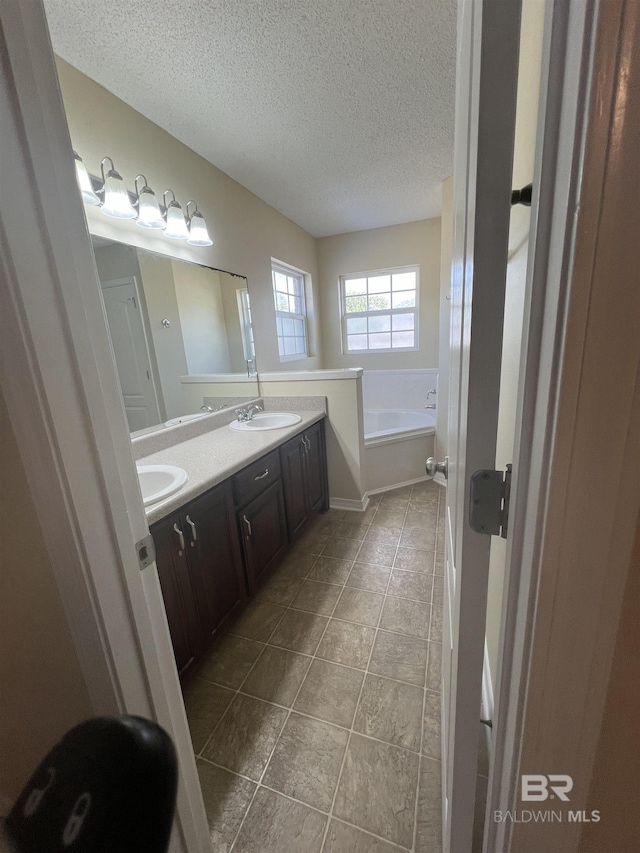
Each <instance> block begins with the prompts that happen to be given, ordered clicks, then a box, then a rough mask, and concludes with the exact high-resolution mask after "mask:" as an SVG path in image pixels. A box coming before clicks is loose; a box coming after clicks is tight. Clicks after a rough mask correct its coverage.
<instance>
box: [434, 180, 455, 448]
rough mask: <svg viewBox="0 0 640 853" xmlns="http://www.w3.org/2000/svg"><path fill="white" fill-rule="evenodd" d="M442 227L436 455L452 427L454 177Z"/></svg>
mask: <svg viewBox="0 0 640 853" xmlns="http://www.w3.org/2000/svg"><path fill="white" fill-rule="evenodd" d="M440 222H441V225H440V346H439V356H438V377H439V378H438V410H437V412H436V415H437V418H436V445H435V456H436V459H438V461H442V460H443V459H444V457H445V456H446V455H447V431H448V428H449V345H450V343H449V339H450V334H449V325H450V321H451V301H450V298H451V297H450V294H451V260H452V258H453V177H451V178H447V180H446V181H443V182H442V217H441V220H440Z"/></svg>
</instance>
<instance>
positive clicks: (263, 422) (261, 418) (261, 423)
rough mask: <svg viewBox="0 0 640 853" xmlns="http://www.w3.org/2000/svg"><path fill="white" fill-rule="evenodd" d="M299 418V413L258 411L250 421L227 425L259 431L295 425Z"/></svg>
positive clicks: (244, 430)
mask: <svg viewBox="0 0 640 853" xmlns="http://www.w3.org/2000/svg"><path fill="white" fill-rule="evenodd" d="M301 420H302V418H301V417H300V415H294V414H293V412H260V413H259V414H257V415H254V416H253V417H252V418H251V420H250V421H233V422H232V423H230V424H229V427H230V428H231V429H238V430H242V431H243V432H261V431H263V430H267V429H282V428H283V427H290V426H295V424H299V423H300V421H301Z"/></svg>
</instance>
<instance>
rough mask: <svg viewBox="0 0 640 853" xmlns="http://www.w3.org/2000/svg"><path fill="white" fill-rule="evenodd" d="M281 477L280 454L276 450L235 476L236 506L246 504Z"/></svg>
mask: <svg viewBox="0 0 640 853" xmlns="http://www.w3.org/2000/svg"><path fill="white" fill-rule="evenodd" d="M279 479H280V456H279V453H278V451H277V450H274V451H273V452H272V453H268V454H267V455H266V456H263V457H262V458H261V459H258V460H257V462H253V463H252V464H251V465H249V466H248V467H247V468H245V469H244V470H242V471H240V472H239V473H238V474H236V475H235V476H234V478H233V491H234V495H235V499H236V506H244V505H245V504H246V503H248V502H249V501H251V500H252V499H253V498H255V497H257V496H258V495H259V494H260V493H261V492H263V491H264V490H265V489H266V488H268V487H269V486H271V485H272V484H273V483H275V482H276V480H279Z"/></svg>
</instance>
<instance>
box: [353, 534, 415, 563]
mask: <svg viewBox="0 0 640 853" xmlns="http://www.w3.org/2000/svg"><path fill="white" fill-rule="evenodd" d="M402 535H403V536H404V533H403V534H402ZM396 550H397V549H396V546H395V545H385V544H384V543H383V542H367V541H366V540H365V542H364V543H363V545H362V548H360V550H359V551H358V557H357V560H358V562H359V563H373V564H374V565H376V566H392V565H393V559H394V557H395V556H396Z"/></svg>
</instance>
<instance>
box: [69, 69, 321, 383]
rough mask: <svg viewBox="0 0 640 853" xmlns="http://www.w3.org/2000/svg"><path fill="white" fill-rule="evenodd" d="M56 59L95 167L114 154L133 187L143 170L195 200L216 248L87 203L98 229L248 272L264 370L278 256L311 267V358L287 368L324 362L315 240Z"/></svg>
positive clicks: (272, 348) (270, 349) (86, 155)
mask: <svg viewBox="0 0 640 853" xmlns="http://www.w3.org/2000/svg"><path fill="white" fill-rule="evenodd" d="M56 64H57V68H58V75H59V79H60V86H61V90H62V96H63V99H64V104H65V109H66V113H67V121H68V123H69V131H70V134H71V140H72V143H73V146H74V148H75V149H76V150H77V151H78V153H79V154H80V156H81V157H82V158H83V160H84V162H85V165H86V166H87V168H88V169H89V171H90V172H93V173H97V172H99V166H100V160H101V159H102V158H103V157H104V156H105V155H108V156H109V157H112V158H113V160H114V162H115V165H116V168H117V169H118V170H119V172H120V173H121V174H122V175H123V177H124V178H125V181H126V183H127V187H128V188H129V189H133V178H134V177H135V176H136V175H137V174H138V173H140V172H144V174H145V175H146V177H147V179H148V181H149V184H150V185H151V186H152V187H153V188H154V189H155V191H156V193H158V194H161V193H162V191H163V190H164V189H165V188H166V187H171V188H172V189H173V190H174V191H175V193H176V196H177V197H178V199H179V201H180V202H181V203H182V204H183V206H184V205H185V204H186V202H187V201H188V199H190V198H193V199H195V200H196V201H197V202H198V206H199V208H200V210H201V211H202V213H203V215H204V216H205V218H206V221H207V227H208V229H209V233H210V236H211V239H212V240H213V246H210V247H207V248H200V247H195V246H188V245H186V244H185V243H184V242H180V241H169V240H167V239H165V238H163V237H162V236H160V235H157V234H149V233H145V230H144V229H142V228H138V227H137V226H136V225H135V223H133V222H127V221H124V222H123V221H115V220H109V218H108V217H106V216H104V215H103V214H102V213H100V211H99V210H97V209H95V208H85V211H86V213H87V219H88V222H89V228H90V230H91V232H92V233H95V234H98V235H100V236H103V237H107V238H109V239H111V240H118V241H120V242H125V243H129V244H131V245H135V246H138V247H140V248H143V249H149V250H151V251H154V252H161V253H163V254H167V255H172V256H175V257H179V258H183V259H185V260H189V261H195V262H196V263H200V264H204V265H205V266H210V267H214V268H217V269H223V270H229V271H231V272H234V273H238V274H239V275H244V276H246V277H247V279H248V282H249V290H250V294H251V307H252V312H253V317H254V321H255V339H256V357H257V362H258V366H259V368H260V369H261V370H279V369H280V358H279V355H278V344H277V338H276V328H275V326H276V321H275V308H274V302H273V291H272V284H271V258H272V257H274V258H278V259H279V260H281V261H284V262H285V263H289V264H291V265H292V266H295V267H298V268H299V269H303V270H305V271H306V272H308V273H309V274H310V275H311V277H312V281H313V285H314V288H313V289H314V299H313V301H312V304H311V305H310V306H309V309H310V312H309V313H310V320H309V342H310V351H311V353H312V357H310V358H308V359H301V360H300V361H296V362H290V361H289V362H287V365H286V367H287V369H288V370H290V369H305V370H306V369H314V368H316V367H319V366H320V365H321V341H320V335H319V330H318V323H319V320H318V317H317V310H316V299H317V292H318V267H317V261H316V241H315V240H314V238H313V237H312V236H311V235H310V234H308V233H307V232H306V231H304V229H302V228H300V227H299V226H298V225H296V224H295V223H294V222H292V221H291V220H290V219H287V218H286V217H285V216H283V215H282V214H281V213H279V212H278V211H277V210H275V209H274V208H273V207H271V206H270V205H268V204H266V202H264V201H262V200H261V199H259V198H258V197H257V196H255V195H253V193H251V192H249V190H247V189H245V188H244V187H243V186H241V185H240V184H238V183H237V182H236V181H234V180H232V179H231V178H230V177H229V176H228V175H226V174H224V172H221V171H220V170H219V169H216V167H215V166H212V165H211V163H208V162H207V161H206V160H204V159H203V158H202V157H200V156H199V155H197V154H196V153H195V152H194V151H192V150H191V149H189V148H187V146H186V145H183V143H181V142H179V141H178V140H177V139H175V138H174V137H173V136H171V135H170V134H168V133H167V132H166V131H165V130H163V129H162V128H161V127H159V126H158V125H156V124H154V123H153V122H151V121H149V120H148V119H146V118H144V116H142V115H141V114H140V113H138V112H136V110H134V109H132V108H131V107H129V106H128V105H127V104H125V103H124V102H123V101H121V100H120V99H119V98H116V97H115V95H112V94H111V93H110V92H108V91H107V90H106V89H104V88H103V87H102V86H99V85H98V84H97V83H95V82H94V81H93V80H90V79H89V78H88V77H87V76H85V75H84V74H82V73H81V72H79V71H77V70H76V69H75V68H73V67H72V66H71V65H69V64H68V63H66V62H65V61H64V60H62V59H60V58H58V59H57V60H56Z"/></svg>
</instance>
